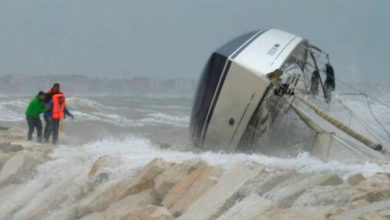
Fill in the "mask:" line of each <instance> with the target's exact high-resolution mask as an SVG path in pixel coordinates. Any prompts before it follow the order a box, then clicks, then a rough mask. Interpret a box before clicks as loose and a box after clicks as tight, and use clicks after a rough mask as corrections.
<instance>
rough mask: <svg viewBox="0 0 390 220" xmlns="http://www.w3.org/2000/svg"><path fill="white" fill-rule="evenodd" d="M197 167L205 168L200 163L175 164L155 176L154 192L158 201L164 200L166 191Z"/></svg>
mask: <svg viewBox="0 0 390 220" xmlns="http://www.w3.org/2000/svg"><path fill="white" fill-rule="evenodd" d="M199 166H206V165H205V164H204V163H201V162H193V161H188V162H184V163H180V164H175V165H173V166H171V167H169V168H167V169H166V170H164V172H162V173H161V174H160V175H158V176H157V178H156V181H155V186H154V190H155V191H156V193H157V195H158V196H159V198H160V200H162V199H164V197H165V195H166V194H167V193H168V191H169V190H170V189H171V188H172V187H173V186H174V185H175V184H176V183H177V182H179V181H180V180H181V179H182V178H183V177H184V176H186V175H187V174H188V173H190V172H192V171H194V170H195V169H196V168H198V167H199Z"/></svg>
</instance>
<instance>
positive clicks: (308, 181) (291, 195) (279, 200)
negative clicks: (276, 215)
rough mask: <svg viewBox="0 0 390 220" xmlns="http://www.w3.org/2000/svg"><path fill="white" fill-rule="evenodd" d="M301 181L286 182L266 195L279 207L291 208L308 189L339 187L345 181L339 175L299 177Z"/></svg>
mask: <svg viewBox="0 0 390 220" xmlns="http://www.w3.org/2000/svg"><path fill="white" fill-rule="evenodd" d="M298 178H300V179H301V180H299V181H297V182H294V181H293V182H290V181H289V180H288V181H286V182H285V183H284V184H283V186H281V187H276V188H275V189H273V190H271V191H270V192H268V193H267V194H266V197H267V198H270V199H272V200H273V201H274V202H275V203H276V204H278V206H279V207H282V208H286V207H290V206H291V205H292V203H293V202H294V201H295V200H296V199H297V198H298V197H299V196H300V195H301V194H303V193H304V192H305V191H306V190H307V189H310V188H313V187H315V186H318V185H338V184H341V183H343V180H342V179H341V178H340V177H339V176H337V175H314V176H309V177H298Z"/></svg>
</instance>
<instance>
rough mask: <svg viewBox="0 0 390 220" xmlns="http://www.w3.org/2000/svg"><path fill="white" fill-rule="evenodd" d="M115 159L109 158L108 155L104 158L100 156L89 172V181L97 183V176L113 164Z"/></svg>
mask: <svg viewBox="0 0 390 220" xmlns="http://www.w3.org/2000/svg"><path fill="white" fill-rule="evenodd" d="M112 160H113V158H112V157H110V156H108V155H104V156H100V157H99V158H98V159H97V160H96V161H95V162H94V163H93V165H92V167H91V169H90V170H89V173H88V177H89V179H91V180H93V181H95V179H96V177H97V175H98V174H99V173H100V172H102V170H103V169H104V168H106V167H107V166H108V165H109V164H110V162H112Z"/></svg>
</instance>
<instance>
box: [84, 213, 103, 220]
mask: <svg viewBox="0 0 390 220" xmlns="http://www.w3.org/2000/svg"><path fill="white" fill-rule="evenodd" d="M80 220H104V214H103V212H94V213H91V214H89V215H86V216H84V217H82V218H80Z"/></svg>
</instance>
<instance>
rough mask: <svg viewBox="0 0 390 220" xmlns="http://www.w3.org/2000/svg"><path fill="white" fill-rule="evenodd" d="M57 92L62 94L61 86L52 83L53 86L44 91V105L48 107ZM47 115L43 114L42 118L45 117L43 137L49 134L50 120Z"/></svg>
mask: <svg viewBox="0 0 390 220" xmlns="http://www.w3.org/2000/svg"><path fill="white" fill-rule="evenodd" d="M57 94H64V93H63V92H61V86H60V84H59V83H54V85H53V87H51V89H49V91H47V92H46V94H45V104H46V107H47V108H49V107H50V106H49V103H50V101H52V99H53V96H54V95H57ZM48 115H49V114H44V115H43V118H44V119H45V123H46V125H45V131H44V134H43V136H44V137H46V136H47V137H49V136H50V134H51V131H50V129H51V121H49V118H48Z"/></svg>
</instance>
